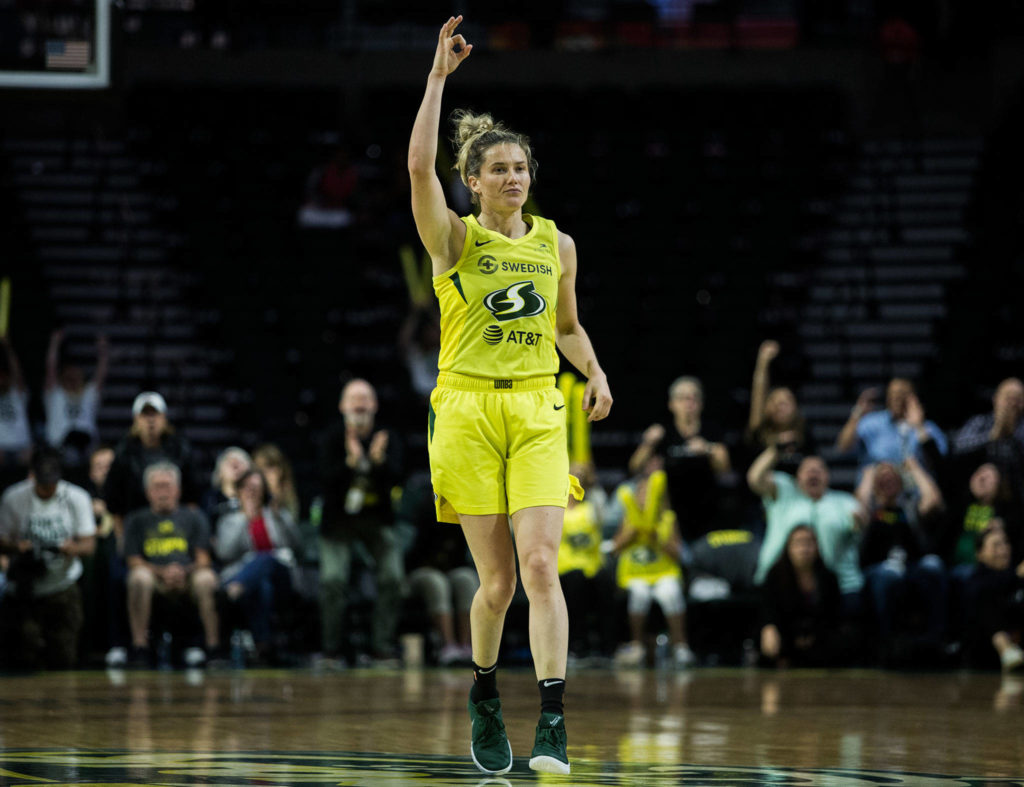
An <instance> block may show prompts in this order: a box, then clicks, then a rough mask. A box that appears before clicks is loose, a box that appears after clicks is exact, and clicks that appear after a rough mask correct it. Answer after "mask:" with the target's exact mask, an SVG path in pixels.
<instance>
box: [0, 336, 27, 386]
mask: <svg viewBox="0 0 1024 787" xmlns="http://www.w3.org/2000/svg"><path fill="white" fill-rule="evenodd" d="M0 347H3V349H4V354H5V355H6V356H7V369H8V370H9V371H10V375H11V387H12V388H14V389H15V390H17V391H20V392H22V393H23V392H24V391H25V390H27V388H28V386H26V385H25V377H24V376H23V375H22V373H21V364H19V363H18V356H17V355H15V353H14V346H13V345H12V344H11V340H10V339H8V338H7V337H6V336H0Z"/></svg>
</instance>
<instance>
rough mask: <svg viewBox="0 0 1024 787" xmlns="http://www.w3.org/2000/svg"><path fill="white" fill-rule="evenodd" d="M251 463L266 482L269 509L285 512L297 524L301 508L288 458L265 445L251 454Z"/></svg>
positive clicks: (270, 445)
mask: <svg viewBox="0 0 1024 787" xmlns="http://www.w3.org/2000/svg"><path fill="white" fill-rule="evenodd" d="M252 462H253V465H255V466H256V467H257V468H259V470H260V472H262V473H263V477H264V478H265V479H266V480H267V489H269V490H270V507H271V508H273V509H274V511H287V512H288V514H289V516H291V518H292V521H293V522H296V523H297V522H298V521H299V513H300V510H301V506H300V504H299V493H298V491H297V490H296V488H295V471H294V470H293V469H292V463H291V462H289V461H288V457H286V456H285V455H284V452H283V451H282V450H281V449H280V448H278V447H277V446H276V445H274V444H272V443H267V444H266V445H261V446H260V447H259V448H257V449H256V450H255V451H253V452H252Z"/></svg>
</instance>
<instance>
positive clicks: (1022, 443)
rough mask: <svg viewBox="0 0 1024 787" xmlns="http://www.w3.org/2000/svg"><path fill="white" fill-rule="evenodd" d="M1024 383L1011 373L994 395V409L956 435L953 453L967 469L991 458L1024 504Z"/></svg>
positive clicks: (963, 427)
mask: <svg viewBox="0 0 1024 787" xmlns="http://www.w3.org/2000/svg"><path fill="white" fill-rule="evenodd" d="M1022 416H1024V383H1022V382H1021V381H1020V380H1019V379H1017V378H1016V377H1008V378H1007V379H1005V380H1003V381H1002V382H1001V383H999V386H998V387H997V388H996V392H995V394H994V395H993V397H992V412H991V413H982V414H980V415H975V416H972V417H971V418H970V419H968V421H967V423H965V424H964V425H963V426H962V427H961V428H960V430H959V431H958V432H957V433H956V435H955V436H954V438H953V454H954V455H955V456H956V458H957V461H958V463H959V464H961V465H962V466H963V467H964V468H965V469H966V470H967V472H971V471H973V470H974V468H975V467H977V466H978V465H979V464H982V463H985V462H991V463H993V464H995V465H996V467H998V468H999V470H1000V471H1001V472H1002V473H1003V475H1004V478H1005V479H1006V481H1007V482H1008V486H1009V488H1010V491H1012V492H1013V495H1014V499H1015V501H1016V504H1017V505H1018V506H1020V505H1022V504H1024V417H1022Z"/></svg>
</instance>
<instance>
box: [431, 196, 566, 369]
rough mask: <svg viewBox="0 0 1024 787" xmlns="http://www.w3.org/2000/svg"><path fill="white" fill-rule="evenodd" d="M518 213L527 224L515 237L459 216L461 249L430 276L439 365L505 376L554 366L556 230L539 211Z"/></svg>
mask: <svg viewBox="0 0 1024 787" xmlns="http://www.w3.org/2000/svg"><path fill="white" fill-rule="evenodd" d="M523 219H524V220H525V221H526V222H527V223H528V224H530V225H531V226H530V230H529V232H527V233H526V234H525V235H524V236H523V237H521V238H516V239H514V240H513V239H511V238H506V237H505V236H504V235H502V234H500V233H498V232H492V231H491V230H488V229H485V228H484V227H481V226H480V224H479V223H478V222H477V220H476V217H474V216H465V217H463V219H462V221H463V222H464V223H465V225H466V243H465V245H464V246H463V247H462V254H461V255H459V259H458V262H456V263H455V266H454V267H453V268H452V269H451V270H448V271H446V272H445V273H443V274H441V275H440V276H435V277H434V292H435V293H436V294H437V300H438V302H439V303H440V306H441V353H440V356H439V357H438V369H439V370H440V371H442V372H456V373H458V374H466V375H472V376H475V377H495V378H503V379H510V380H521V379H525V378H528V377H539V376H542V375H549V374H556V373H557V372H558V352H557V350H556V348H555V315H556V310H557V307H558V280H559V278H560V277H561V275H562V267H561V265H560V263H559V259H558V230H557V228H556V227H555V223H554V222H553V221H550V220H548V219H543V218H541V217H540V216H531V215H529V214H523Z"/></svg>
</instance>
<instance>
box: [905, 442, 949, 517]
mask: <svg viewBox="0 0 1024 787" xmlns="http://www.w3.org/2000/svg"><path fill="white" fill-rule="evenodd" d="M903 466H904V467H905V468H906V469H907V471H908V472H909V473H910V477H911V478H913V479H914V484H915V485H916V486H917V491H918V494H919V495H920V499H919V500H918V502H917V512H918V513H919V514H920V515H921V516H927V515H928V514H931V513H933V512H934V511H936V510H937V509H938V508H940V507H941V506H942V492H941V491H940V490H939V486H938V484H936V483H935V479H934V478H932V477H931V475H930V474H929V473H928V471H927V470H925V469H924V468H923V467H921V463H920V462H918V461H917V459H916V458H915V457H914V456H913V455H911V456H908V457H907V458H906V460H904V462H903Z"/></svg>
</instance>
